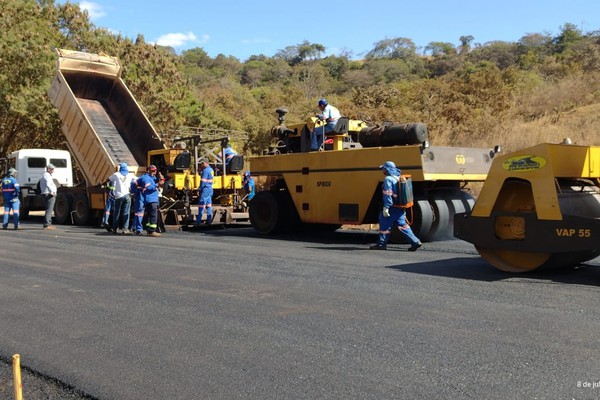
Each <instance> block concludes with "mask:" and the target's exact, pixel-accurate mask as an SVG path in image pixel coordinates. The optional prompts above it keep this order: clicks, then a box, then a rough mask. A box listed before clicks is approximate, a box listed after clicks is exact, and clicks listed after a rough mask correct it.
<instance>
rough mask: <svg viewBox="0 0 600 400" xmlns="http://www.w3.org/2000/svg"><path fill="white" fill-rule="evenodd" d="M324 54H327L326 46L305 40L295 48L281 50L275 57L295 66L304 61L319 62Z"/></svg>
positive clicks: (289, 47) (288, 47)
mask: <svg viewBox="0 0 600 400" xmlns="http://www.w3.org/2000/svg"><path fill="white" fill-rule="evenodd" d="M323 52H325V46H323V45H322V44H318V43H310V42H309V41H307V40H305V41H304V42H302V43H300V44H297V45H295V46H287V47H286V48H285V49H283V50H279V51H278V52H277V53H275V57H277V58H282V59H284V60H285V61H287V63H288V64H289V65H292V66H293V65H297V64H300V63H301V62H304V61H310V60H317V59H319V58H320V57H321V54H322V53H323Z"/></svg>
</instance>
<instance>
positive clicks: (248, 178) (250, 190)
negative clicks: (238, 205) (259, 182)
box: [242, 171, 256, 201]
mask: <svg viewBox="0 0 600 400" xmlns="http://www.w3.org/2000/svg"><path fill="white" fill-rule="evenodd" d="M242 184H243V185H244V191H245V192H246V201H250V200H252V199H253V198H254V194H255V187H256V184H255V183H254V178H253V177H252V174H250V171H246V172H244V180H243V181H242Z"/></svg>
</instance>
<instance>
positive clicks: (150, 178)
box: [137, 165, 160, 237]
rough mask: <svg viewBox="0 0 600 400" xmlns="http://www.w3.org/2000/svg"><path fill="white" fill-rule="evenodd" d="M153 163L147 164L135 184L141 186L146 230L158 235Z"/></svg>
mask: <svg viewBox="0 0 600 400" xmlns="http://www.w3.org/2000/svg"><path fill="white" fill-rule="evenodd" d="M157 172H158V170H157V168H156V166H155V165H149V166H148V168H147V169H146V173H145V174H144V175H142V176H140V177H139V178H138V183H137V185H138V186H139V187H140V188H141V194H142V196H141V197H142V199H143V201H144V207H145V211H146V215H147V217H148V218H147V222H146V232H147V233H148V236H153V237H158V236H160V233H158V232H157V231H156V230H157V228H158V188H159V181H158V177H157V176H156V173H157Z"/></svg>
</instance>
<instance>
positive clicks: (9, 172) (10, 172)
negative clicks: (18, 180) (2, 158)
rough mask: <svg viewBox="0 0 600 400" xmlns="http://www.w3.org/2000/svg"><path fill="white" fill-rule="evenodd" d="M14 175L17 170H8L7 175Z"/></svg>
mask: <svg viewBox="0 0 600 400" xmlns="http://www.w3.org/2000/svg"><path fill="white" fill-rule="evenodd" d="M16 173H17V170H16V169H14V168H10V169H9V170H8V175H9V176H15V174H16Z"/></svg>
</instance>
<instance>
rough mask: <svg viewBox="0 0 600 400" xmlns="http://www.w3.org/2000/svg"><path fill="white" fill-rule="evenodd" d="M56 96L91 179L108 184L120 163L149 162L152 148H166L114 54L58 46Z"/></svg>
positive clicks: (71, 141)
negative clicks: (100, 53)
mask: <svg viewBox="0 0 600 400" xmlns="http://www.w3.org/2000/svg"><path fill="white" fill-rule="evenodd" d="M57 51H58V54H59V57H58V68H57V73H56V76H55V78H54V80H53V82H52V86H51V88H50V99H51V101H52V103H53V104H54V105H55V106H56V108H57V109H58V113H59V115H60V118H61V120H62V121H63V126H62V130H63V133H64V135H65V138H66V139H67V143H68V146H69V150H70V151H71V154H72V155H73V157H74V158H75V161H76V162H77V164H78V166H79V168H80V169H81V172H82V173H83V175H84V177H85V180H86V185H87V186H88V187H89V186H95V185H99V184H102V183H103V182H104V181H105V180H106V179H107V178H108V177H109V176H110V175H111V174H112V173H113V172H114V171H115V170H116V167H117V165H118V164H119V163H121V162H126V163H128V164H129V166H130V170H132V171H133V172H136V171H137V168H138V167H139V166H144V165H146V157H147V153H148V152H149V151H150V150H158V149H164V145H163V143H162V142H161V140H160V137H159V135H158V134H157V132H156V130H155V129H154V127H153V126H152V124H151V123H150V121H148V119H147V118H146V115H145V114H144V112H143V111H142V109H141V107H140V106H139V104H138V103H137V101H136V100H135V98H134V97H133V95H132V94H131V92H130V91H129V89H128V88H127V86H126V85H125V83H124V82H123V80H122V79H121V77H120V76H121V66H120V64H119V62H118V60H117V59H116V58H114V57H109V56H105V55H96V54H89V53H82V52H76V51H69V50H57Z"/></svg>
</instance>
